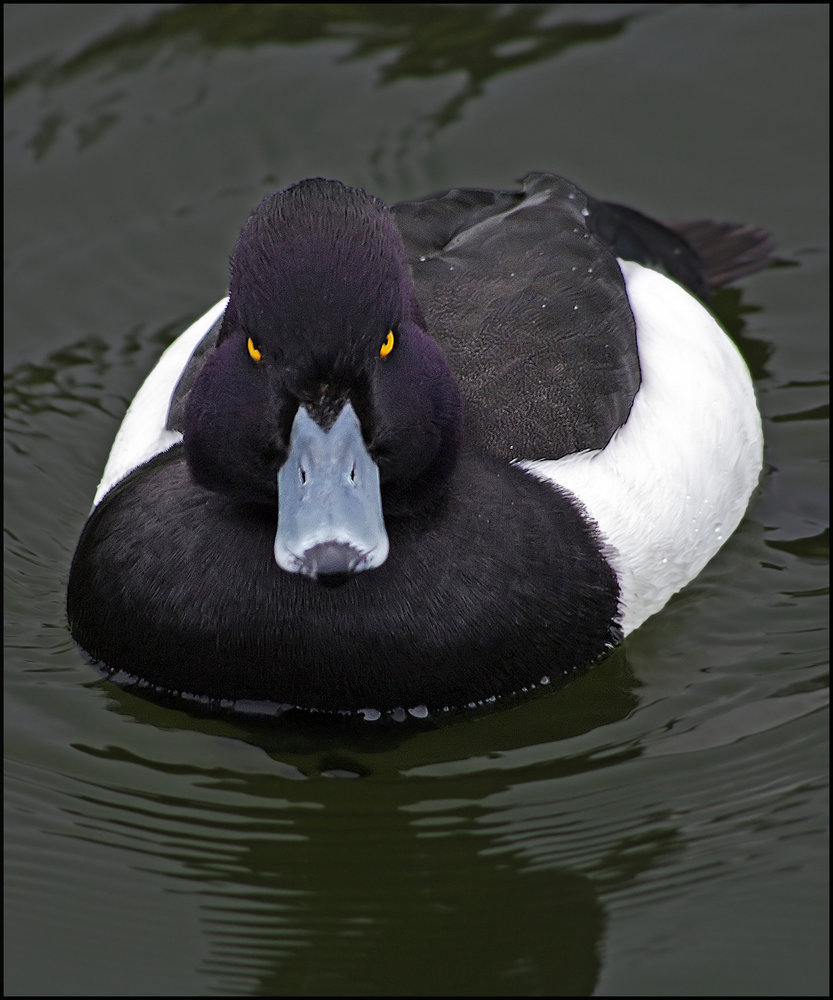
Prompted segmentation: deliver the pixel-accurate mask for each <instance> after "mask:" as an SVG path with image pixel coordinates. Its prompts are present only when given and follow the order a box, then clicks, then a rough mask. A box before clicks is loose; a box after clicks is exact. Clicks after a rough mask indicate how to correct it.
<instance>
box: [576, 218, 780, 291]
mask: <svg viewBox="0 0 833 1000" xmlns="http://www.w3.org/2000/svg"><path fill="white" fill-rule="evenodd" d="M588 205H589V208H590V215H589V217H588V220H587V221H588V224H589V225H590V227H591V229H592V230H593V231H594V232H595V233H596V235H597V236H598V237H599V238H600V239H601V240H603V241H604V242H605V243H606V244H607V245H608V246H609V247H610V248H611V249H612V250H613V251H614V252H615V253H616V255H617V256H618V257H622V258H624V259H625V260H633V261H636V262H637V263H639V264H645V265H646V266H648V267H654V268H660V269H662V270H664V271H665V272H666V273H667V274H668V275H669V276H670V277H672V278H674V279H676V280H677V281H679V282H680V283H681V284H683V285H685V286H686V288H688V289H690V290H691V291H692V292H693V293H694V294H695V295H696V296H697V297H698V298H700V299H701V300H702V301H703V302H706V303H707V302H708V301H709V295H710V292H711V291H712V290H713V289H715V288H719V287H721V286H722V285H726V284H728V283H729V282H731V281H736V280H737V279H738V278H742V277H743V276H744V275H747V274H754V273H755V272H756V271H760V270H762V269H763V268H765V267H768V266H769V265H770V264H772V263H773V262H774V257H773V251H774V249H775V245H774V243H773V240H772V238H771V236H770V235H769V233H767V232H766V231H765V230H763V229H759V228H758V227H756V226H748V225H743V224H740V223H735V222H712V221H710V220H699V221H696V222H678V221H673V222H664V223H663V222H657V221H656V220H655V219H651V218H649V217H648V216H647V215H643V214H642V213H641V212H637V211H636V210H635V209H633V208H628V207H627V206H626V205H618V204H616V203H615V202H599V201H595V200H593V199H588Z"/></svg>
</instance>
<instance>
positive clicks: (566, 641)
mask: <svg viewBox="0 0 833 1000" xmlns="http://www.w3.org/2000/svg"><path fill="white" fill-rule="evenodd" d="M274 531H275V524H274V515H272V516H267V514H265V513H264V512H263V511H258V510H255V509H252V510H250V511H244V510H242V509H241V508H240V507H239V506H236V505H235V504H234V503H233V501H231V500H228V499H226V498H224V497H222V496H220V495H218V494H215V493H211V492H209V491H207V490H204V489H202V488H201V487H199V486H198V485H196V484H195V483H194V481H193V480H192V478H191V475H190V473H189V471H188V468H187V466H186V464H185V462H184V459H183V455H182V448H181V447H180V446H177V447H175V448H172V449H171V450H170V451H168V452H166V453H164V454H162V455H159V456H157V457H156V458H155V459H153V460H152V461H151V462H149V463H148V464H146V465H144V466H141V467H140V468H138V469H137V470H135V471H134V472H133V473H132V474H131V475H130V476H128V477H127V478H126V479H125V480H123V481H122V482H121V483H120V484H119V485H118V486H117V487H115V488H114V489H113V490H112V491H111V492H110V493H109V494H108V495H107V496H106V497H105V499H104V500H103V501H102V502H101V504H100V505H99V506H98V508H97V509H96V512H95V515H94V516H93V517H91V518H90V520H89V521H88V523H87V525H86V527H85V529H84V532H83V534H82V537H81V540H80V542H79V545H78V551H77V553H76V559H75V568H74V570H73V574H72V576H71V579H70V586H69V593H68V612H69V619H70V624H71V627H72V632H73V635H74V636H75V638H76V641H78V642H79V644H80V645H81V646H82V647H83V648H84V649H85V650H86V651H87V652H88V653H89V654H90V655H91V656H92V657H93V659H96V660H100V661H102V662H103V663H105V664H106V665H107V667H108V668H110V669H111V670H115V671H118V670H121V671H124V672H126V673H127V674H130V675H133V676H137V677H141V678H142V679H143V680H144V681H147V682H149V683H150V684H151V685H155V686H157V687H159V688H161V689H163V690H166V691H170V692H179V693H191V694H196V695H201V696H205V697H208V698H217V699H241V698H247V699H256V700H267V701H274V702H278V703H283V704H291V705H298V706H301V707H309V708H315V709H321V710H332V711H343V710H357V709H360V708H363V707H371V708H376V709H379V710H384V709H392V708H397V707H400V706H402V707H406V708H407V707H410V706H412V705H419V704H424V705H427V706H428V707H429V708H434V709H438V708H441V707H444V706H456V705H465V704H468V703H470V702H472V701H477V700H479V699H485V698H489V697H492V696H500V695H505V694H509V693H511V692H513V691H517V690H519V689H520V688H523V687H525V686H527V685H529V684H535V683H537V682H538V681H540V679H541V678H542V677H543V676H545V675H546V676H548V677H551V678H553V679H555V678H557V677H559V676H561V675H563V674H567V673H570V672H571V671H573V670H575V669H577V668H579V667H582V666H585V665H586V664H588V663H590V662H593V661H594V660H595V659H597V658H598V657H600V656H601V655H603V654H604V653H605V652H606V651H607V650H608V649H609V648H610V647H611V646H612V645H613V644H615V642H616V641H617V640H618V638H619V636H618V633H617V627H616V626H615V625H614V624H613V623H614V619H615V618H616V615H617V608H618V587H617V582H616V579H615V576H614V574H613V573H612V571H611V569H610V567H609V566H608V565H607V563H606V562H605V561H604V559H603V557H602V555H601V553H600V551H599V548H600V546H599V545H598V540H597V539H595V538H594V536H593V531H592V529H591V528H589V527H588V526H587V524H586V523H585V521H584V520H583V518H582V517H581V516H580V515H579V513H578V512H577V511H576V509H575V508H574V506H573V504H572V502H571V501H570V500H569V499H568V498H567V497H565V496H562V495H561V494H559V493H558V492H557V491H554V490H553V489H552V488H551V487H549V486H545V485H544V484H542V483H539V482H537V481H535V480H533V479H532V478H531V477H529V476H527V475H526V474H524V473H523V472H521V471H520V470H518V469H516V468H513V467H511V466H508V465H507V464H506V463H503V462H499V461H496V460H491V459H486V460H478V459H474V458H471V457H466V456H463V457H462V458H461V460H460V462H459V465H458V470H457V474H456V475H455V477H454V484H453V487H452V489H451V490H450V491H449V494H448V496H447V498H446V502H445V503H444V504H442V505H441V506H440V507H439V508H438V509H436V510H434V511H432V512H430V513H426V514H425V515H424V516H423V517H420V518H409V519H405V520H397V519H390V520H389V523H388V531H389V534H390V539H391V552H390V556H389V558H388V560H387V561H386V563H385V564H384V565H383V566H381V567H380V568H379V569H376V570H374V571H373V572H368V573H361V574H359V575H358V576H356V577H353V578H352V579H350V580H348V581H347V582H346V583H345V584H343V585H342V586H339V587H332V588H327V587H322V586H321V585H320V584H318V583H316V582H314V581H311V580H308V579H306V578H304V577H300V576H298V575H296V574H289V573H285V572H282V571H281V570H280V569H279V568H278V567H277V565H276V564H275V560H274V558H273V555H272V544H273V540H274ZM172 553H175V557H174V558H172V555H171V554H172Z"/></svg>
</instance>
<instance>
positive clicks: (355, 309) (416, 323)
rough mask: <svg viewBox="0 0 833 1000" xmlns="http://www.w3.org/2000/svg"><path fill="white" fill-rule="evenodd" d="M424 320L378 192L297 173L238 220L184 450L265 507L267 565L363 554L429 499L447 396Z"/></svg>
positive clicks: (447, 415)
mask: <svg viewBox="0 0 833 1000" xmlns="http://www.w3.org/2000/svg"><path fill="white" fill-rule="evenodd" d="M424 326H425V325H424V320H423V316H422V311H421V309H420V307H419V304H418V302H417V299H416V292H415V290H414V285H413V280H412V278H411V274H410V270H409V267H408V264H407V262H406V259H405V253H404V249H403V246H402V240H401V237H400V235H399V231H398V229H397V228H396V225H395V223H394V221H393V218H392V217H391V215H390V213H389V212H388V210H387V208H386V207H385V206H384V205H383V204H382V202H380V201H379V200H378V199H376V198H373V197H371V196H370V195H368V194H366V193H365V192H364V191H361V190H358V189H355V188H349V187H346V186H344V185H343V184H340V183H338V182H335V181H327V180H320V179H316V180H308V181H303V182H302V183H300V184H296V185H294V186H293V187H290V188H287V189H286V190H284V191H280V192H278V193H276V194H273V195H271V196H269V197H268V198H266V199H264V201H262V202H261V203H260V205H258V207H257V208H256V209H255V210H254V212H253V213H252V215H251V216H250V218H249V220H248V222H247V224H246V226H245V228H244V229H243V232H242V233H241V235H240V238H239V240H238V242H237V246H236V248H235V250H234V254H233V256H232V260H231V282H230V291H229V302H228V306H227V308H226V312H225V315H224V318H223V322H222V327H221V330H220V334H219V338H218V342H217V346H216V348H215V350H214V352H213V354H212V355H211V357H210V358H209V359H208V360H207V361H206V363H205V366H204V368H203V370H202V372H201V373H200V375H199V377H198V379H197V381H196V382H195V384H194V387H193V389H192V390H191V393H190V396H189V398H188V403H187V406H186V411H185V433H184V446H185V454H186V458H187V461H188V464H189V466H190V468H191V471H192V473H193V475H194V478H195V479H196V480H197V481H198V482H199V483H200V484H201V485H203V486H204V487H206V488H208V489H210V490H214V491H217V492H220V493H223V494H226V495H228V496H231V497H232V498H234V499H235V500H237V501H239V502H241V503H243V504H246V505H251V504H255V505H258V506H260V507H261V508H263V509H264V511H265V512H266V514H267V516H272V517H274V516H275V515H276V514H277V516H278V531H277V536H276V542H275V558H276V559H277V561H278V564H279V565H280V566H281V567H282V568H284V569H287V570H290V571H295V572H302V573H305V574H307V575H310V576H315V577H320V578H328V579H331V578H333V577H338V576H341V575H343V574H344V573H349V572H354V571H358V570H361V569H371V568H373V567H375V566H378V565H380V564H381V563H382V562H383V561H384V559H385V557H386V555H387V545H388V540H387V536H386V534H385V528H384V523H383V516H384V517H385V518H389V517H396V516H407V515H411V514H413V513H414V512H415V511H419V510H420V509H421V508H424V507H426V506H430V505H432V504H434V503H435V502H436V500H437V498H438V497H439V496H441V494H442V492H443V486H444V484H445V483H446V482H447V479H448V477H449V476H450V474H451V472H452V470H453V467H454V462H455V459H456V454H457V448H458V443H459V438H460V432H461V423H462V412H461V400H460V394H459V390H458V387H457V384H456V381H455V379H454V377H453V375H452V373H451V371H450V369H449V367H448V365H447V363H446V360H445V358H444V356H443V354H442V351H441V350H440V348H439V346H438V345H437V344H436V343H435V342H434V341H433V340H432V339H431V337H430V336H429V335H428V333H427V332H426V330H425V328H424Z"/></svg>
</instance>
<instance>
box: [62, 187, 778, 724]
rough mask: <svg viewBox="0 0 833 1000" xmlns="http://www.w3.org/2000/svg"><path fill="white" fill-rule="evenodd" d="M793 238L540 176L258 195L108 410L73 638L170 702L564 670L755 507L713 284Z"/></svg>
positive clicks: (751, 412)
mask: <svg viewBox="0 0 833 1000" xmlns="http://www.w3.org/2000/svg"><path fill="white" fill-rule="evenodd" d="M771 250H772V243H771V240H770V237H769V235H768V234H767V233H765V232H764V231H762V230H760V229H757V228H756V227H753V226H748V225H742V224H732V223H718V222H694V223H668V224H666V223H662V222H659V221H656V220H654V219H652V218H650V217H648V216H646V215H643V214H642V213H641V212H638V211H637V210H635V209H631V208H629V207H627V206H624V205H620V204H618V203H615V202H607V201H600V200H597V199H596V198H594V197H592V196H591V195H589V194H587V193H585V192H584V191H582V190H581V189H580V188H578V187H577V186H576V185H574V184H573V183H572V182H571V181H569V180H567V179H566V178H563V177H561V176H559V175H557V174H554V173H549V172H542V171H539V172H533V173H529V174H527V175H526V176H525V177H524V178H523V179H522V180H521V181H520V182H518V183H517V184H516V185H515V186H514V187H511V186H510V187H507V188H505V189H485V188H454V189H449V190H444V191H439V192H437V193H434V194H431V195H426V196H424V197H420V198H416V199H413V200H408V201H402V202H398V203H395V204H392V205H390V206H388V205H386V204H385V203H384V202H382V201H381V200H380V199H378V198H376V197H375V196H373V195H372V194H370V193H367V192H366V191H364V190H363V189H361V188H357V187H351V186H348V185H346V184H343V183H342V182H340V181H336V180H329V179H325V178H320V177H316V178H309V179H306V180H303V181H300V182H298V183H295V184H292V185H291V186H289V187H286V188H284V189H282V190H280V191H277V192H275V193H272V194H270V195H268V196H267V197H266V198H264V199H263V200H262V201H261V202H260V203H259V204H258V205H257V206H256V207H255V208H254V210H253V211H252V212H251V214H250V216H249V218H248V220H247V221H246V223H245V225H244V227H243V229H242V232H241V234H240V236H239V238H238V240H237V243H236V245H235V247H234V250H233V253H232V256H231V263H230V281H229V287H228V294H227V295H226V296H225V297H224V298H222V299H221V300H220V301H219V302H218V303H217V304H216V305H214V306H213V307H212V308H211V309H209V310H208V311H207V312H206V313H205V314H204V315H202V316H201V317H200V318H199V319H197V320H196V321H195V322H194V323H193V324H192V325H191V326H190V327H188V329H186V330H185V331H184V332H183V333H182V334H181V335H180V336H178V337H177V338H176V339H175V340H174V341H173V342H172V343H171V345H170V346H169V347H168V348H167V349H166V350H165V351H164V353H163V354H162V356H161V357H160V359H159V361H158V362H157V364H156V365H155V367H154V368H153V370H152V371H151V372H150V374H149V375H148V376H147V378H146V380H145V382H144V383H143V385H142V386H141V388H140V389H139V391H138V393H137V395H136V396H135V398H134V399H133V401H132V403H131V404H130V406H129V408H128V410H127V412H126V415H125V417H124V420H123V422H122V424H121V426H120V428H119V430H118V432H117V434H116V437H115V440H114V442H113V446H112V449H111V452H110V456H109V458H108V460H107V463H106V465H105V469H104V472H103V475H102V478H101V482H100V484H99V486H98V489H97V491H96V494H95V498H94V503H93V507H92V511H91V512H90V514H89V517H88V519H87V521H86V524H85V525H84V527H83V530H82V532H81V535H80V539H79V541H78V544H77V548H76V550H75V554H74V557H73V560H72V564H71V568H70V573H69V580H68V588H67V617H68V624H69V629H70V632H71V634H72V637H73V639H74V640H75V642H76V643H77V645H78V647H79V648H80V650H81V651H82V652H83V653H85V654H86V656H87V657H88V658H89V659H90V660H91V661H92V662H93V663H96V664H98V665H99V667H100V669H102V670H103V671H104V672H105V673H106V675H107V676H109V677H111V678H112V679H114V680H115V681H116V682H117V683H120V684H122V685H127V686H131V687H133V688H134V689H135V690H137V691H139V692H140V693H145V694H147V695H148V696H149V697H154V696H159V697H164V698H172V699H174V700H176V701H177V702H190V703H192V704H193V703H196V704H199V705H201V706H207V707H208V709H209V710H218V711H231V712H243V713H252V712H254V713H256V714H260V715H267V716H280V715H283V714H285V713H287V712H293V713H294V714H295V715H298V714H299V713H300V714H301V715H305V716H306V715H311V714H316V715H317V716H319V717H338V718H344V717H356V718H359V719H362V720H377V719H380V718H384V719H395V720H397V721H401V720H403V719H408V718H426V717H430V718H438V717H441V715H442V713H452V714H453V713H454V712H456V711H458V710H461V711H465V710H467V709H471V708H474V707H478V706H492V705H495V704H506V703H507V702H510V701H511V700H512V699H514V698H517V697H519V696H520V695H521V694H522V693H523V692H529V691H534V690H538V689H540V688H546V687H547V686H551V685H555V684H557V683H558V682H559V681H562V680H565V679H567V678H570V677H572V676H574V675H575V674H576V673H578V672H580V671H582V670H584V669H585V668H587V667H589V666H591V665H592V664H594V663H596V662H598V661H599V660H601V659H603V658H604V657H605V656H607V655H608V654H609V653H610V652H611V651H612V650H613V649H614V648H616V647H617V646H619V645H620V644H621V643H622V642H623V640H624V639H625V638H626V637H627V636H628V635H629V634H630V633H631V632H633V631H634V630H635V629H637V628H638V627H639V626H640V625H642V624H643V623H644V622H645V621H646V620H647V619H648V618H649V617H650V616H652V615H654V614H656V613H657V612H659V611H660V610H661V609H662V608H663V607H664V606H665V605H666V604H667V602H668V601H669V599H670V598H671V597H672V596H673V595H674V594H676V593H677V592H678V591H679V590H681V589H682V588H683V587H685V586H686V585H687V584H688V583H689V582H690V581H691V580H693V579H694V578H695V577H696V576H697V575H698V574H699V573H700V572H701V570H702V569H703V568H704V566H705V565H706V564H707V563H708V562H709V560H711V559H712V558H713V557H714V556H715V554H716V553H717V552H718V550H719V549H720V548H721V546H722V545H723V543H724V542H725V541H726V540H727V539H728V538H729V537H730V535H731V534H732V533H733V532H734V531H735V529H736V528H737V527H738V525H739V524H740V522H741V520H742V518H743V517H744V514H745V512H746V509H747V506H748V504H749V502H750V499H751V497H752V495H753V493H754V491H755V489H756V486H757V483H758V479H759V474H760V471H761V467H762V460H763V436H762V428H761V417H760V413H759V410H758V406H757V403H756V398H755V391H754V387H753V383H752V379H751V376H750V373H749V371H748V369H747V367H746V364H745V363H744V360H743V358H742V357H741V355H740V353H739V351H738V349H737V348H736V346H735V345H734V344H733V342H732V340H731V339H730V338H729V336H728V334H727V333H726V332H725V331H724V330H723V329H722V327H721V326H720V324H719V323H718V321H717V319H716V318H715V316H714V315H713V313H712V312H711V311H710V308H709V296H710V293H711V292H712V291H713V289H714V288H716V287H719V286H720V285H721V284H726V283H728V282H730V281H734V280H737V279H738V278H740V277H743V276H744V275H746V274H750V273H754V272H755V271H757V270H760V269H761V268H763V267H765V266H766V265H767V264H768V262H769V261H770V260H771V256H770V254H771Z"/></svg>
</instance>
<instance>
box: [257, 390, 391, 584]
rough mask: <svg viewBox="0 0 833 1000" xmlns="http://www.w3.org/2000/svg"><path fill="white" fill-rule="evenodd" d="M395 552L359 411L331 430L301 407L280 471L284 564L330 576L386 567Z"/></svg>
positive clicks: (280, 560)
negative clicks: (391, 545) (389, 537)
mask: <svg viewBox="0 0 833 1000" xmlns="http://www.w3.org/2000/svg"><path fill="white" fill-rule="evenodd" d="M388 550H389V542H388V535H387V532H386V531H385V521H384V517H383V515H382V496H381V492H380V490H379V468H378V466H377V465H376V463H375V462H374V461H373V459H372V458H371V457H370V454H369V453H368V451H367V448H366V446H365V443H364V439H363V438H362V430H361V425H360V423H359V418H358V417H357V416H356V412H355V410H354V409H353V407H352V406H351V405H350V403H346V404H345V405H344V407H343V409H342V410H341V413H339V415H338V419H337V420H336V421H335V423H334V424H333V425H332V427H330V429H329V430H326V431H325V430H323V429H322V428H321V427H320V426H319V425H318V424H317V423H316V422H315V420H313V419H312V417H311V416H310V415H309V413H308V412H307V411H306V409H305V408H304V407H303V406H299V407H298V412H297V414H296V416H295V420H294V421H293V424H292V431H291V433H290V436H289V455H288V456H287V459H286V461H285V462H284V464H283V465H282V466H281V468H280V470H279V471H278V531H277V534H276V535H275V560H276V561H277V564H278V566H280V567H281V569H285V570H287V571H288V572H290V573H302V574H304V575H305V576H311V577H313V578H315V579H322V580H324V581H327V580H332V579H334V578H335V579H337V578H343V577H344V576H349V575H351V574H353V573H361V572H362V571H364V570H367V569H375V568H376V567H378V566H381V565H382V563H383V562H384V561H385V559H387V556H388Z"/></svg>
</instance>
